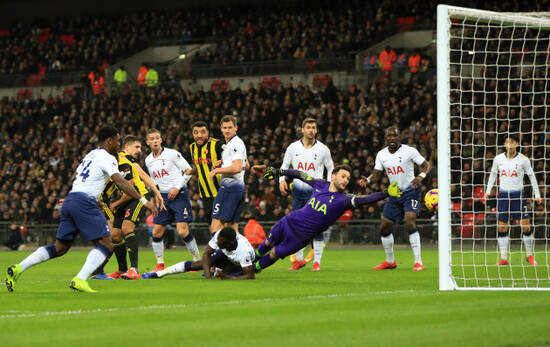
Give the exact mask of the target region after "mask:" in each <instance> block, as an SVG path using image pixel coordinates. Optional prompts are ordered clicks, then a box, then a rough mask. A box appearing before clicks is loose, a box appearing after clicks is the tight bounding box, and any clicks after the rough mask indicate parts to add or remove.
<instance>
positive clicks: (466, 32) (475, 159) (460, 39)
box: [448, 10, 550, 289]
mask: <svg viewBox="0 0 550 347" xmlns="http://www.w3.org/2000/svg"><path fill="white" fill-rule="evenodd" d="M549 18H550V15H549V13H537V14H533V13H522V14H518V13H491V12H487V11H480V13H476V11H474V10H472V11H464V12H462V11H457V12H456V13H452V12H450V15H449V17H448V21H449V25H450V26H449V28H450V29H449V31H448V37H449V43H448V47H449V55H448V56H449V61H448V73H449V107H450V119H449V145H450V149H449V160H450V162H449V165H450V199H451V201H450V203H451V206H450V220H451V223H450V224H451V243H450V246H451V249H450V262H451V264H450V271H451V276H452V279H453V281H454V283H455V286H456V288H457V289H468V288H470V289H476V288H490V289H507V288H512V289H515V288H518V289H520V288H523V289H531V288H547V289H550V267H549V265H550V259H549V252H548V251H549V231H550V228H549V225H550V223H549V222H550V220H549V218H548V212H547V207H548V205H547V203H548V200H545V199H546V198H548V183H549V182H550V175H549V174H548V172H549V169H550V118H549V112H550V111H549V106H550V105H549V104H550V71H549V69H550V66H549V61H550V60H549V44H550V42H549V41H550V19H549ZM508 136H516V137H518V138H519V142H520V146H519V148H518V152H520V153H522V154H524V155H525V156H527V157H528V158H529V159H530V161H531V166H532V168H533V171H534V172H535V175H536V178H537V182H538V186H539V189H540V191H541V195H542V198H543V204H540V205H539V204H536V203H535V201H534V199H533V189H532V186H531V184H530V182H529V180H528V178H527V175H526V176H525V178H524V188H525V197H526V199H527V209H528V212H529V214H530V225H531V231H533V232H534V236H535V250H534V257H535V259H536V261H537V262H538V266H531V265H529V264H528V263H527V262H526V254H525V248H524V244H523V242H522V239H521V234H522V231H521V227H520V225H519V221H514V220H512V221H510V229H509V250H508V260H509V265H506V266H497V265H496V264H497V263H498V261H499V260H500V252H499V248H498V244H497V230H498V228H497V217H498V214H497V212H496V205H497V200H496V196H497V193H498V180H497V182H496V184H495V186H494V187H493V192H492V194H491V197H490V198H489V199H487V200H484V199H483V194H484V192H485V189H486V187H487V182H488V180H489V174H490V172H491V167H492V163H493V159H494V157H495V156H496V155H498V154H499V153H502V152H503V151H504V146H503V144H504V140H505V138H506V137H508Z"/></svg>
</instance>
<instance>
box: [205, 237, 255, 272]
mask: <svg viewBox="0 0 550 347" xmlns="http://www.w3.org/2000/svg"><path fill="white" fill-rule="evenodd" d="M219 233H220V231H219V230H218V231H217V232H216V233H215V234H214V236H212V238H211V239H210V241H209V242H208V246H210V248H212V249H214V250H217V249H220V247H219V246H218V235H219ZM222 252H223V254H225V255H226V256H227V258H229V260H230V261H231V262H232V263H233V264H235V265H239V266H240V267H242V268H245V267H247V266H252V263H253V261H254V248H253V247H252V245H251V244H250V242H248V239H247V238H246V237H244V236H243V235H241V234H239V233H237V248H236V249H235V250H234V251H231V252H228V251H226V250H225V249H222Z"/></svg>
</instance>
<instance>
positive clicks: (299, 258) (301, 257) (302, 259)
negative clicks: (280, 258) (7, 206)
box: [296, 248, 304, 261]
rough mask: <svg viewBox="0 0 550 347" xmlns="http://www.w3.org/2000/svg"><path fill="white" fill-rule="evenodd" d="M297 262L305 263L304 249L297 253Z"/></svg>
mask: <svg viewBox="0 0 550 347" xmlns="http://www.w3.org/2000/svg"><path fill="white" fill-rule="evenodd" d="M296 261H304V249H303V248H302V249H301V250H299V251H298V252H296Z"/></svg>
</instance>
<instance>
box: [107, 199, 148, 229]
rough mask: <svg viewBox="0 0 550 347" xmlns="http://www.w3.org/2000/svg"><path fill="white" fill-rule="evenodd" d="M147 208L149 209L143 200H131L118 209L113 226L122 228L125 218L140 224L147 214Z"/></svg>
mask: <svg viewBox="0 0 550 347" xmlns="http://www.w3.org/2000/svg"><path fill="white" fill-rule="evenodd" d="M145 210H147V208H145V207H144V206H143V204H142V203H141V201H139V200H132V201H130V203H128V204H126V205H125V206H124V207H120V208H118V209H117V210H116V212H115V214H114V215H115V221H114V223H113V228H116V229H121V228H122V222H124V221H125V220H129V221H132V222H133V223H134V224H135V225H138V224H139V222H141V219H142V218H143V217H144V216H145Z"/></svg>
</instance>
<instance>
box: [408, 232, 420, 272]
mask: <svg viewBox="0 0 550 347" xmlns="http://www.w3.org/2000/svg"><path fill="white" fill-rule="evenodd" d="M409 242H410V243H411V248H412V251H413V254H414V262H415V264H416V263H419V264H422V257H421V256H420V233H419V232H418V229H413V230H409Z"/></svg>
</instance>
